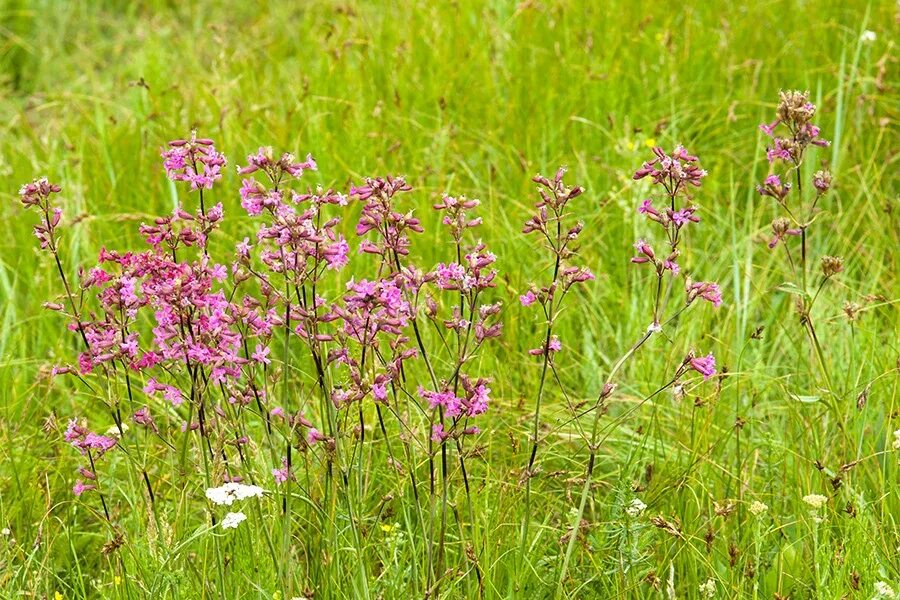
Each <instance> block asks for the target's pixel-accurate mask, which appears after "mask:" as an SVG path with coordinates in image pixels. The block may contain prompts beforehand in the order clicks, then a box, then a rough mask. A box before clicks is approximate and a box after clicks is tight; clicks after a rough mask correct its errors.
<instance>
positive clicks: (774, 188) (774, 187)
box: [756, 174, 791, 201]
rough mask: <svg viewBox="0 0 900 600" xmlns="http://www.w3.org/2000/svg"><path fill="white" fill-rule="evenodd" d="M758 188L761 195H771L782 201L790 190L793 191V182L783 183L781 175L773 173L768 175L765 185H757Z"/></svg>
mask: <svg viewBox="0 0 900 600" xmlns="http://www.w3.org/2000/svg"><path fill="white" fill-rule="evenodd" d="M756 190H757V191H758V192H759V195H760V196H770V197H772V198H775V199H776V200H779V201H781V200H784V198H785V197H786V196H787V195H788V192H790V191H791V184H790V183H785V184H782V183H781V177H779V176H778V175H775V174H772V175H769V176H768V177H766V180H765V181H764V182H763V185H758V186H756Z"/></svg>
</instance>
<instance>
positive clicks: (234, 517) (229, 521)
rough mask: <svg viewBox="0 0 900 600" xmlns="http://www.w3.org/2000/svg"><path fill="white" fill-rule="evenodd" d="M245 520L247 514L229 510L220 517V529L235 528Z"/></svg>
mask: <svg viewBox="0 0 900 600" xmlns="http://www.w3.org/2000/svg"><path fill="white" fill-rule="evenodd" d="M246 520H247V515H245V514H244V513H242V512H230V513H228V514H227V515H225V518H224V519H222V529H235V528H237V526H238V525H240V524H241V523H243V522H244V521H246Z"/></svg>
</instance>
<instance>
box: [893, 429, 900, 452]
mask: <svg viewBox="0 0 900 600" xmlns="http://www.w3.org/2000/svg"><path fill="white" fill-rule="evenodd" d="M891 446H893V448H894V450H900V429H898V430H897V431H895V432H894V443H893V444H891Z"/></svg>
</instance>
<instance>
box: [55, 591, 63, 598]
mask: <svg viewBox="0 0 900 600" xmlns="http://www.w3.org/2000/svg"><path fill="white" fill-rule="evenodd" d="M53 600H63V595H62V594H60V593H59V592H53Z"/></svg>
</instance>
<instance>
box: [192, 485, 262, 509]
mask: <svg viewBox="0 0 900 600" xmlns="http://www.w3.org/2000/svg"><path fill="white" fill-rule="evenodd" d="M264 491H265V490H263V489H262V488H261V487H259V486H258V485H244V484H243V483H237V482H234V481H230V482H228V483H225V484H224V485H221V486H219V487H215V488H209V489H207V490H206V497H207V498H209V501H210V502H212V503H213V504H218V505H219V506H222V505H225V506H231V505H232V504H234V501H235V500H244V499H246V498H262V495H263V492H264Z"/></svg>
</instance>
